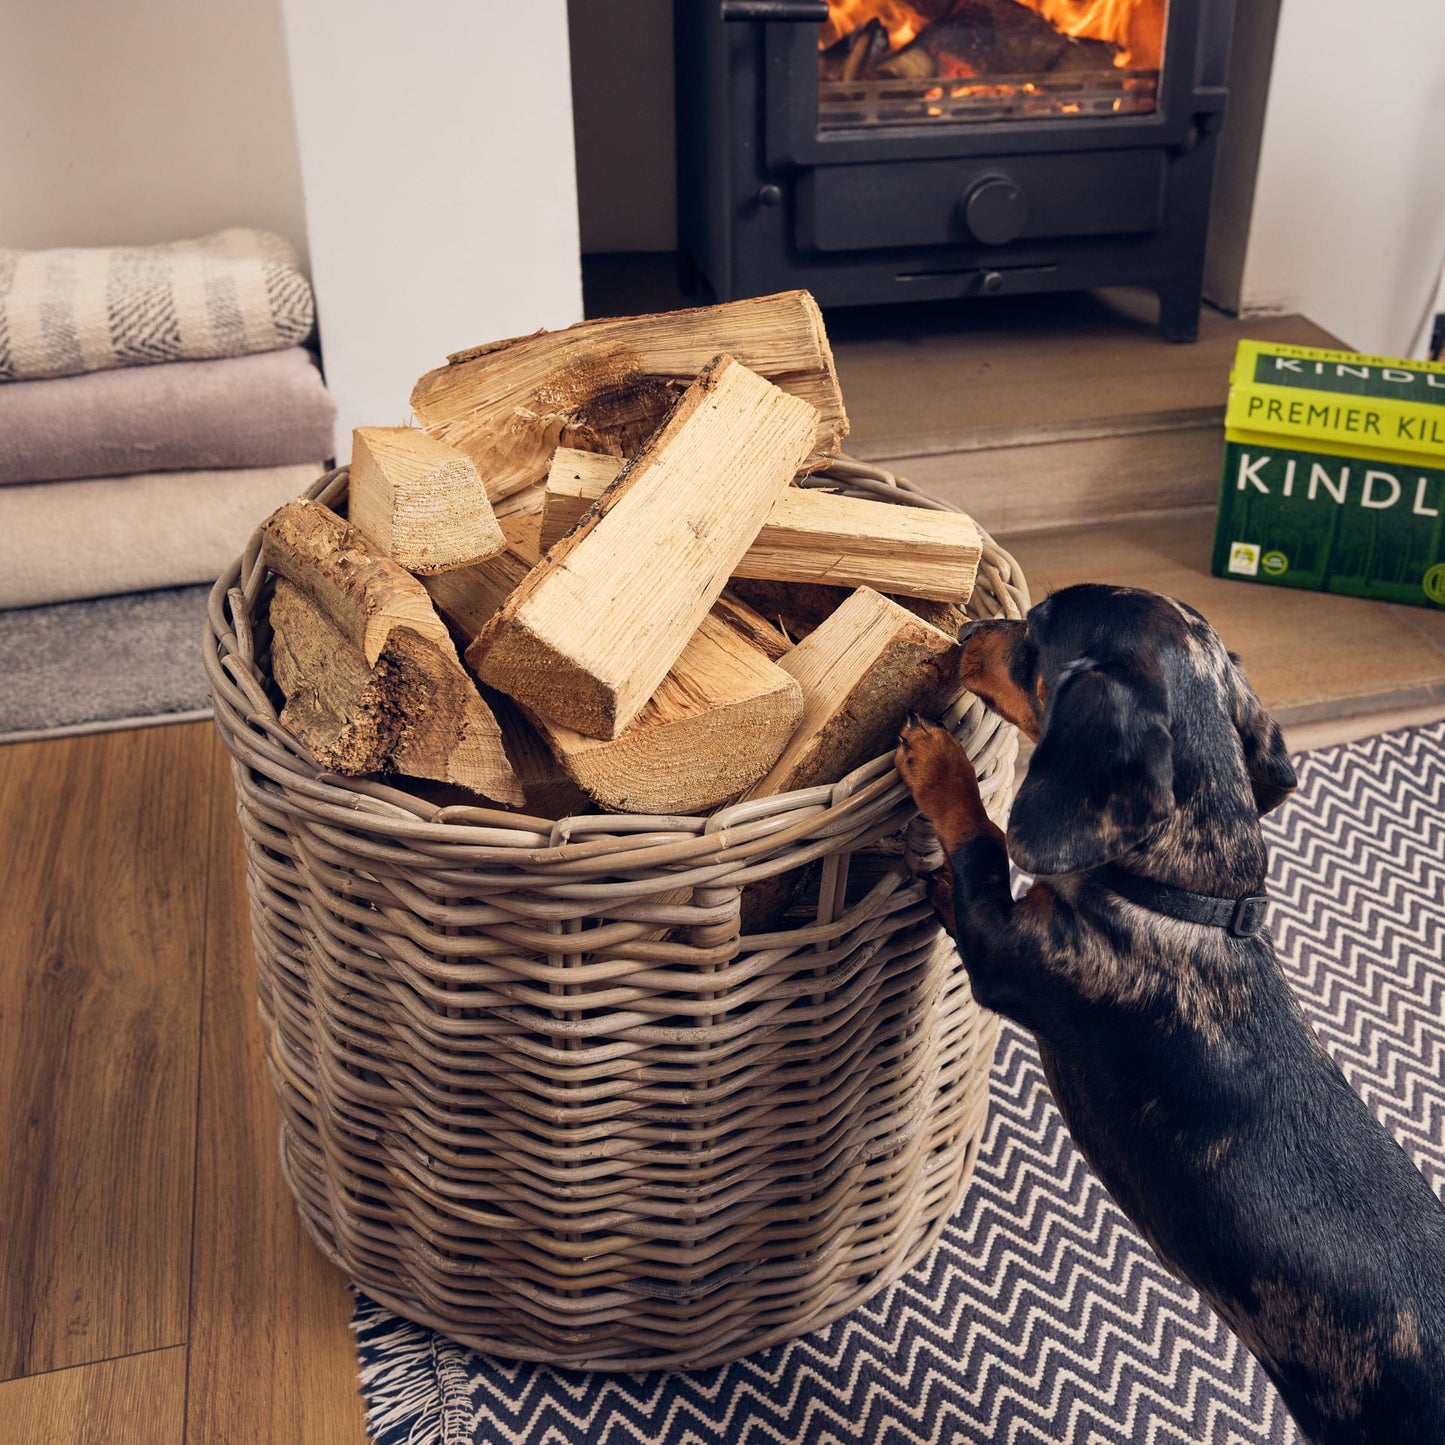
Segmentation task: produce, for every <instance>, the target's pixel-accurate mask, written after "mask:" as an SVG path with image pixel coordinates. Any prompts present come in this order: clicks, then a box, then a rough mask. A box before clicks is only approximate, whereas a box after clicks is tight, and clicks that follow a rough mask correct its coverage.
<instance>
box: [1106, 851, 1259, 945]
mask: <svg viewBox="0 0 1445 1445" xmlns="http://www.w3.org/2000/svg"><path fill="white" fill-rule="evenodd" d="M1093 877H1094V878H1095V880H1096V881H1098V882H1100V883H1102V884H1103V885H1104V887H1105V888H1109V889H1112V890H1113V891H1114V892H1115V893H1117V894H1118V895H1119V896H1120V897H1121V898H1127V899H1128V900H1129V902H1130V903H1137V904H1138V905H1139V907H1140V908H1147V909H1149V910H1150V911H1151V912H1152V913H1163V914H1165V915H1166V916H1167V917H1169V918H1178V919H1182V920H1183V921H1184V922H1185V923H1203V924H1205V925H1207V926H1209V927H1211V928H1222V929H1224V930H1225V931H1226V932H1227V933H1229V934H1230V935H1231V936H1232V937H1234V938H1253V937H1254V936H1255V934H1257V933H1259V932H1260V931H1261V930H1262V929H1263V928H1264V910H1265V908H1266V907H1267V906H1268V904H1269V895H1268V894H1265V893H1247V894H1245V896H1244V897H1243V898H1215V897H1213V896H1212V895H1211V894H1208V893H1191V892H1190V891H1189V890H1188V889H1187V888H1175V887H1174V886H1173V885H1172V884H1170V883H1155V882H1154V881H1153V880H1152V879H1149V878H1141V877H1139V875H1138V874H1137V873H1126V872H1125V871H1124V870H1123V869H1122V868H1120V867H1118V866H1116V865H1115V864H1113V863H1106V864H1104V866H1103V867H1102V868H1096V869H1095V870H1094V872H1093Z"/></svg>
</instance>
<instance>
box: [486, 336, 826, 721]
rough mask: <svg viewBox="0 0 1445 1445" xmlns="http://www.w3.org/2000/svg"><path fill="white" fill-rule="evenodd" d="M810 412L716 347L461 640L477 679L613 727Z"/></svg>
mask: <svg viewBox="0 0 1445 1445" xmlns="http://www.w3.org/2000/svg"><path fill="white" fill-rule="evenodd" d="M816 426H817V414H816V412H815V411H814V410H813V408H812V407H811V406H810V405H809V404H808V403H807V402H805V401H802V400H800V399H799V398H798V397H795V396H791V395H789V394H788V393H787V392H785V391H782V390H780V389H779V388H778V387H776V386H774V385H772V383H771V382H768V381H766V380H765V379H764V378H762V377H760V376H758V375H757V374H756V373H754V372H752V371H749V370H748V368H747V367H745V366H743V365H741V364H740V363H739V362H737V361H735V360H733V359H732V358H731V357H728V356H722V357H718V358H717V359H716V360H715V361H714V362H712V363H711V364H710V365H709V366H708V367H707V368H706V369H705V370H704V371H703V373H702V374H701V375H700V376H699V377H698V379H697V381H695V382H694V383H693V385H692V386H690V387H689V388H688V390H687V392H686V393H685V394H684V396H683V398H682V399H681V400H680V401H679V402H678V404H677V406H676V407H675V408H674V410H673V411H672V413H671V414H670V415H669V417H668V419H667V421H666V422H665V423H664V424H663V425H662V426H661V427H660V428H659V429H658V430H657V432H656V433H654V434H653V436H652V437H650V438H649V440H648V441H647V443H646V444H645V445H644V446H643V448H642V450H641V451H640V452H639V453H638V454H637V456H636V457H635V458H634V459H633V461H632V462H631V463H630V464H629V465H628V466H627V467H626V468H625V469H624V470H623V472H622V475H621V476H620V477H619V478H618V479H617V481H615V482H614V483H613V484H612V485H611V486H610V487H609V488H608V489H607V491H606V492H605V493H604V495H603V496H602V497H601V498H600V499H599V500H598V501H597V502H596V503H595V504H594V505H593V506H592V508H591V509H590V510H589V511H588V513H587V515H586V516H585V517H584V518H583V520H582V521H581V522H580V523H579V524H578V525H577V526H576V527H574V528H573V529H572V531H570V532H569V533H568V534H567V536H566V537H564V538H563V539H562V540H561V541H559V542H558V543H556V545H554V546H553V547H552V548H551V549H550V550H549V551H548V552H547V554H546V555H545V556H544V557H543V558H542V560H541V562H539V563H538V564H537V566H535V567H534V568H533V569H532V570H531V571H530V572H529V573H528V574H527V577H526V579H525V580H524V581H523V582H522V584H521V585H520V586H519V587H518V588H517V589H516V590H515V591H514V592H513V593H512V594H511V596H510V597H508V599H507V601H506V603H505V604H504V605H503V607H502V608H501V610H500V611H499V612H498V613H497V614H496V615H495V616H494V617H492V618H491V620H490V621H488V622H487V623H486V624H485V626H484V627H483V628H482V630H481V632H480V633H479V634H478V636H477V638H476V640H475V641H474V642H473V643H472V644H471V646H470V647H469V648H468V649H467V661H468V663H469V664H470V665H471V667H472V668H473V670H474V671H475V672H476V673H477V675H478V676H479V677H480V678H481V679H482V680H483V681H484V682H486V683H487V684H489V685H490V686H492V687H496V688H498V689H500V690H501V691H502V692H505V693H507V694H508V695H510V696H511V697H514V698H516V699H517V701H518V702H520V703H522V704H523V705H524V706H526V707H529V708H531V709H532V710H533V711H535V712H537V713H540V714H541V715H542V716H543V717H545V718H547V719H548V720H549V721H551V722H555V723H560V724H562V725H563V726H565V727H570V728H572V729H574V730H575V731H577V732H581V733H585V734H587V735H588V736H590V737H602V738H615V737H616V736H617V735H618V733H620V732H621V731H622V730H623V729H624V728H625V727H626V726H627V725H628V723H630V722H631V721H632V719H633V718H635V717H636V716H637V714H638V713H639V712H640V711H641V709H642V707H643V705H644V704H645V703H646V702H647V700H648V698H650V697H651V696H652V694H653V693H654V692H655V691H656V690H657V686H658V684H659V683H660V682H661V681H662V679H663V678H664V677H665V676H666V675H667V672H668V670H669V669H670V668H671V667H672V665H673V663H675V662H676V661H677V658H678V655H679V654H680V653H681V652H682V649H683V647H684V646H685V645H686V643H687V641H688V639H689V638H691V637H692V635H693V634H694V633H695V632H696V631H697V629H698V627H699V625H700V624H701V622H702V619H703V618H704V617H705V616H706V615H707V613H708V611H709V609H710V608H711V607H712V605H713V603H714V602H715V601H716V600H717V598H718V596H719V595H720V594H721V593H722V590H723V588H724V586H725V585H726V583H727V579H728V575H729V573H730V572H731V571H732V569H733V567H734V566H736V564H737V561H738V559H739V558H740V557H741V556H742V554H743V553H744V552H745V551H746V550H747V548H748V545H749V543H750V542H751V541H752V539H753V537H754V536H755V535H756V533H757V530H758V528H759V527H760V526H761V525H762V522H763V520H764V518H765V517H766V516H767V514H768V511H769V510H770V508H771V507H772V504H773V503H774V501H776V499H777V497H778V495H779V494H780V493H781V492H782V491H783V489H784V488H785V487H787V486H788V484H789V483H790V481H791V480H792V477H793V475H794V474H795V472H796V471H797V469H798V467H799V466H800V465H801V463H802V461H803V459H804V458H805V457H806V455H807V453H808V450H809V448H810V447H811V445H812V442H813V437H814V435H815V433H816Z"/></svg>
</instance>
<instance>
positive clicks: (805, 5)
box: [722, 0, 828, 25]
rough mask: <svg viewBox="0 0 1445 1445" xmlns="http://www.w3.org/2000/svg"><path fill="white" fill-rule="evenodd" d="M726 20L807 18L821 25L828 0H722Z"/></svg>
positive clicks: (826, 11) (825, 14)
mask: <svg viewBox="0 0 1445 1445" xmlns="http://www.w3.org/2000/svg"><path fill="white" fill-rule="evenodd" d="M722 18H723V19H724V20H806V21H811V22H812V23H813V24H814V25H821V24H822V23H823V22H824V21H825V20H826V19H827V18H828V0H722Z"/></svg>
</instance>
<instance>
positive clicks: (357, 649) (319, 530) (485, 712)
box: [261, 502, 523, 803]
mask: <svg viewBox="0 0 1445 1445" xmlns="http://www.w3.org/2000/svg"><path fill="white" fill-rule="evenodd" d="M261 555H262V558H263V560H264V561H265V563H266V565H267V566H268V567H269V568H270V569H271V571H273V572H274V573H276V574H277V582H276V591H277V595H278V596H279V598H280V601H279V603H278V602H277V601H275V600H274V599H273V602H272V609H271V617H272V626H273V630H274V632H275V634H276V637H275V640H274V642H273V645H272V653H273V668H274V672H275V677H276V681H277V683H278V685H279V686H280V688H281V690H282V692H283V693H284V694H285V695H286V699H287V704H286V710H285V711H284V712H283V714H282V721H283V722H284V723H285V724H286V725H287V726H288V727H293V728H294V729H295V731H296V735H297V736H298V737H299V738H300V739H301V741H302V742H304V743H305V744H306V745H307V747H309V748H310V749H311V750H312V752H313V754H314V755H315V757H316V759H317V761H318V762H320V763H322V764H323V765H324V766H326V767H329V768H332V769H334V770H335V771H337V772H342V773H348V774H355V773H361V772H375V771H379V770H390V771H395V772H401V773H409V774H412V775H414V776H418V777H425V778H434V779H436V780H438V781H440V782H449V783H456V784H458V785H459V786H461V787H464V788H467V789H469V790H471V791H472V792H476V793H480V794H481V795H483V796H484V797H487V798H491V799H493V800H495V801H497V802H500V803H520V802H522V801H523V795H522V790H521V788H520V787H519V786H518V784H517V780H516V777H515V776H514V774H513V772H512V768H511V766H510V764H509V763H508V762H507V758H506V753H505V751H504V749H503V746H502V738H501V732H500V730H499V728H498V726H497V722H496V719H495V718H494V717H493V716H492V714H491V712H490V710H489V709H488V708H487V705H486V704H485V703H484V702H483V701H482V698H481V695H480V694H479V693H478V692H477V689H476V687H475V685H474V684H473V682H472V680H471V679H470V678H469V677H468V676H467V674H466V671H465V669H464V668H463V667H462V665H461V663H460V661H459V660H458V658H457V653H456V648H455V646H454V645H453V643H452V640H451V636H450V634H449V633H448V632H447V630H446V627H445V625H444V624H443V623H442V621H441V619H440V618H439V617H438V616H437V614H436V611H435V609H434V608H433V607H432V605H431V601H430V599H429V598H428V597H427V594H426V591H425V589H424V588H423V587H422V586H421V584H420V583H419V582H417V580H416V579H415V578H414V577H412V576H411V574H410V573H408V572H406V571H404V570H403V569H402V568H401V567H399V566H398V565H397V564H396V563H395V562H393V561H391V560H390V559H389V558H386V557H383V556H382V555H381V554H380V553H379V552H377V551H376V549H375V548H374V547H373V546H372V545H371V544H370V543H369V542H368V541H367V540H366V538H365V537H363V536H362V534H361V533H360V532H359V531H357V529H356V528H355V527H351V526H348V525H347V523H345V522H343V521H342V520H341V519H340V518H339V517H337V516H336V515H335V514H334V513H333V512H331V511H329V510H328V509H327V508H325V507H322V506H319V505H317V504H316V503H314V502H289V503H287V504H286V506H284V507H282V508H281V509H280V510H279V511H277V512H275V513H273V514H272V516H271V517H270V518H269V519H268V520H267V522H266V523H265V525H264V526H263V528H262V546H261Z"/></svg>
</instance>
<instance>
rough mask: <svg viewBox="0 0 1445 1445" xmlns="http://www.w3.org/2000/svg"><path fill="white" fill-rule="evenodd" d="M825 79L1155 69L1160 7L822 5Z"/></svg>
mask: <svg viewBox="0 0 1445 1445" xmlns="http://www.w3.org/2000/svg"><path fill="white" fill-rule="evenodd" d="M831 3H832V14H831V15H830V18H829V20H828V22H827V23H826V24H825V25H824V26H823V27H822V30H821V34H820V40H819V46H820V50H819V58H818V73H819V77H820V79H823V80H827V81H860V80H865V81H866V80H928V79H973V78H979V79H988V78H993V77H998V76H1012V77H1017V76H1029V75H1051V74H1062V73H1078V72H1082V71H1109V70H1113V69H1123V68H1131V69H1132V68H1139V69H1157V68H1158V66H1159V62H1160V50H1161V43H1162V34H1163V16H1164V0H831Z"/></svg>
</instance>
